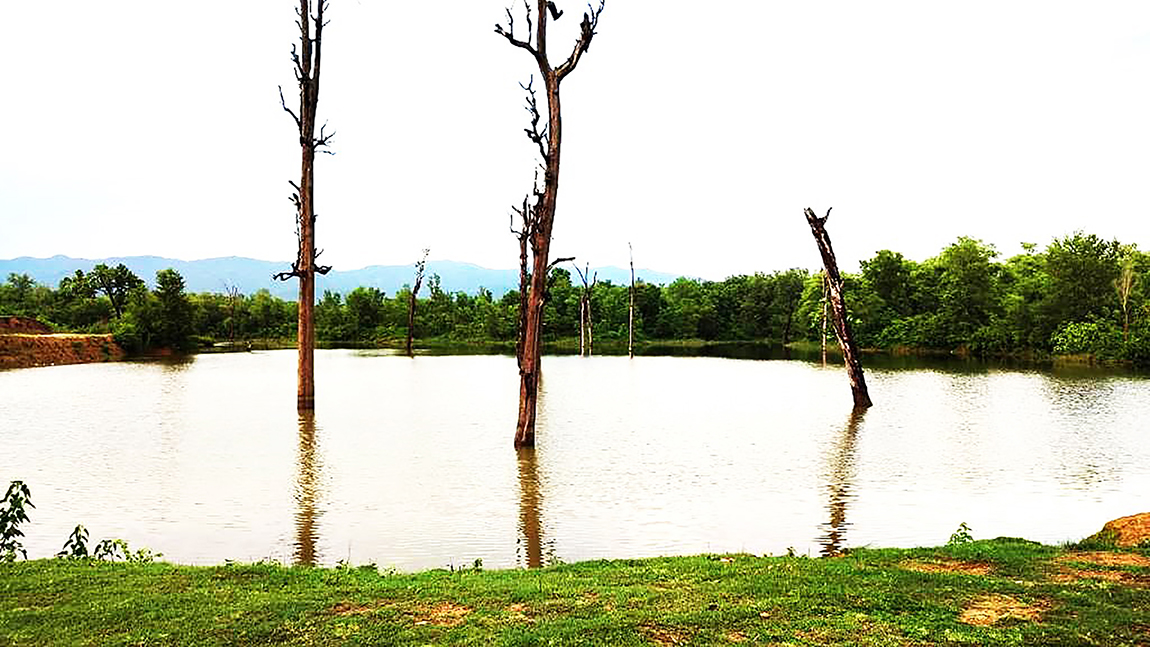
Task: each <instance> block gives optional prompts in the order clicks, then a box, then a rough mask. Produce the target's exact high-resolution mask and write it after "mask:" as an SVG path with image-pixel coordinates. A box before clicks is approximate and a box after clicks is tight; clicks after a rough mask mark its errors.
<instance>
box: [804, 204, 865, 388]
mask: <svg viewBox="0 0 1150 647" xmlns="http://www.w3.org/2000/svg"><path fill="white" fill-rule="evenodd" d="M803 213H804V215H806V217H807V224H809V225H810V226H811V234H813V235H814V237H815V243H817V244H818V246H819V253H820V254H822V257H823V265H824V266H825V267H826V270H827V286H828V288H829V289H828V293H829V295H830V305H831V312H832V313H833V314H834V326H835V336H836V337H838V340H839V346H841V347H842V351H843V362H844V363H845V364H846V368H847V378H848V379H849V380H850V384H851V395H852V396H853V398H854V404H855V408H856V409H859V408H866V407H869V406H871V404H872V403H871V399H870V394H869V393H868V392H867V388H866V378H865V376H864V375H863V369H862V364H861V363H860V362H859V351H858V347H857V346H856V345H855V341H854V338H853V337H852V336H851V330H850V323H849V322H848V321H847V307H846V302H845V300H844V299H843V279H842V277H841V276H840V275H839V266H838V262H837V261H836V260H835V252H834V249H833V248H832V247H831V237H830V236H829V235H827V231H826V227H825V226H824V225H825V224H826V221H827V218H829V217H830V215H831V212H830V209H828V210H827V215H826V216H824V217H822V218H819V217H818V216H816V215H815V212H814V211H811V210H810V209H806V210H805V211H804V212H803Z"/></svg>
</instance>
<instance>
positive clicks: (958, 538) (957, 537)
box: [946, 521, 974, 546]
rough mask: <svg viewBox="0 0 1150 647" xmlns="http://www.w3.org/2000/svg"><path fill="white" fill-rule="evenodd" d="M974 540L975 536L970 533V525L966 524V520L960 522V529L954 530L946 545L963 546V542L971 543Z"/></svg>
mask: <svg viewBox="0 0 1150 647" xmlns="http://www.w3.org/2000/svg"><path fill="white" fill-rule="evenodd" d="M972 541H974V536H972V535H971V534H970V526H968V525H966V522H965V521H963V522H962V523H960V524H958V530H955V531H954V533H953V534H952V535H951V536H950V539H949V540H948V541H947V542H946V545H947V546H961V545H963V544H969V543H971V542H972Z"/></svg>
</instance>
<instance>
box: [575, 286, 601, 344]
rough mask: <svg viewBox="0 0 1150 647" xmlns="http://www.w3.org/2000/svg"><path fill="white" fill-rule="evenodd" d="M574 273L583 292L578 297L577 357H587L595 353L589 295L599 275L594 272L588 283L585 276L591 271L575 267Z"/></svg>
mask: <svg viewBox="0 0 1150 647" xmlns="http://www.w3.org/2000/svg"><path fill="white" fill-rule="evenodd" d="M575 271H576V272H578V273H579V279H580V280H581V281H582V282H583V292H582V293H581V294H580V295H579V356H580V357H583V356H585V355H586V356H588V357H589V356H591V355H592V354H594V351H595V329H594V328H593V327H592V326H593V324H592V323H591V293H592V292H593V291H594V290H595V284H596V283H598V282H599V273H598V272H595V275H594V278H592V279H591V282H590V283H588V282H587V275H588V274H589V273H590V271H591V270H590V268H587V269H584V270H580V269H579V266H578V265H576V266H575ZM584 340H586V343H584Z"/></svg>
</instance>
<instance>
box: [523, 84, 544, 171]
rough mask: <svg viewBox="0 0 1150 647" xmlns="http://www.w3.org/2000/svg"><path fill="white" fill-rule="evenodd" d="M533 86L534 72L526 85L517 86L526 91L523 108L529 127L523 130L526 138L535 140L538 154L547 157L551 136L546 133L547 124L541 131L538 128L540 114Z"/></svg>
mask: <svg viewBox="0 0 1150 647" xmlns="http://www.w3.org/2000/svg"><path fill="white" fill-rule="evenodd" d="M534 86H535V75H534V74H532V75H531V76H530V77H528V80H527V85H523V84H522V83H520V84H519V87H521V88H523V90H524V91H525V92H527V105H526V106H525V109H526V110H527V113H528V114H529V115H531V127H530V128H524V129H523V132H525V133H527V138H528V139H530V140H531V141H533V142H535V145H536V146H538V147H539V155H540V156H542V157H543V159H547V154H548V152H549V151H550V150H551V137H550V136H549V135H548V133H547V126H544V127H543V130H542V131H540V130H539V121H540V120H541V119H542V115H540V114H539V101H538V97H537V96H536V94H535V87H534Z"/></svg>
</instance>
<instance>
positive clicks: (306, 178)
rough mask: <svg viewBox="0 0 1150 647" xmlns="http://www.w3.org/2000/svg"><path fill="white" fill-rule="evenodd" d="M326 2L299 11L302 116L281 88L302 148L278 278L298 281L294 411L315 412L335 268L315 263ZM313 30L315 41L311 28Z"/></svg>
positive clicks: (295, 51)
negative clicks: (324, 282)
mask: <svg viewBox="0 0 1150 647" xmlns="http://www.w3.org/2000/svg"><path fill="white" fill-rule="evenodd" d="M325 8H327V3H326V2H324V1H323V0H319V2H318V4H317V8H316V13H315V14H314V15H313V14H312V2H311V0H300V6H299V9H298V10H296V13H297V15H298V16H299V20H297V21H296V24H297V25H298V26H299V29H300V39H299V45H298V48H297V47H296V46H293V47H292V62H293V63H294V64H295V76H296V81H297V83H298V84H299V112H298V113H296V112H295V111H294V110H292V109H291V108H288V107H287V102H286V101H285V100H284V95H283V88H282V87H281V88H280V104H281V105H282V106H283V109H284V111H285V112H287V113H288V114H289V115H291V117H292V119H293V120H295V123H296V127H297V128H298V130H299V142H300V148H301V168H300V183H299V184H296V183H295V182H292V183H291V185H292V187H293V188H294V189H295V193H294V194H292V197H291V200H292V203H293V204H295V207H296V236H297V238H298V241H299V248H298V251H297V254H296V262H295V263H292V270H291V271H290V272H280V273H279V274H276V275H275V278H277V279H279V280H281V281H286V280H289V279H291V278H292V277H295V278H298V279H299V304H298V310H299V312H298V314H299V325H298V328H297V338H296V346H297V348H298V349H299V362H298V366H297V378H298V379H297V388H296V407H297V408H298V409H299V410H301V411H304V410H308V409H314V408H315V317H314V308H315V275H316V274H317V273H318V274H327V273H328V272H329V271H331V267H328V266H321V265H318V264H317V263H316V259H317V258H319V255H320V254H321V253H322V252H321V251H317V250H316V247H315V219H316V213H315V190H314V188H315V153H316V151H317V150H319V149H322V148H324V147H326V146H327V144H328V142H330V141H331V137H332V135H334V134H335V133H332V134H330V135H329V134H326V133H325V132H324V128H323V127H321V128H320V134H319V137H316V136H315V121H316V109H317V107H318V105H319V75H320V62H321V52H322V44H323V28H324V25H325V23H324V19H323V12H324V9H325ZM313 26H314V28H315V37H314V38H312V36H311V28H312V27H313Z"/></svg>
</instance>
